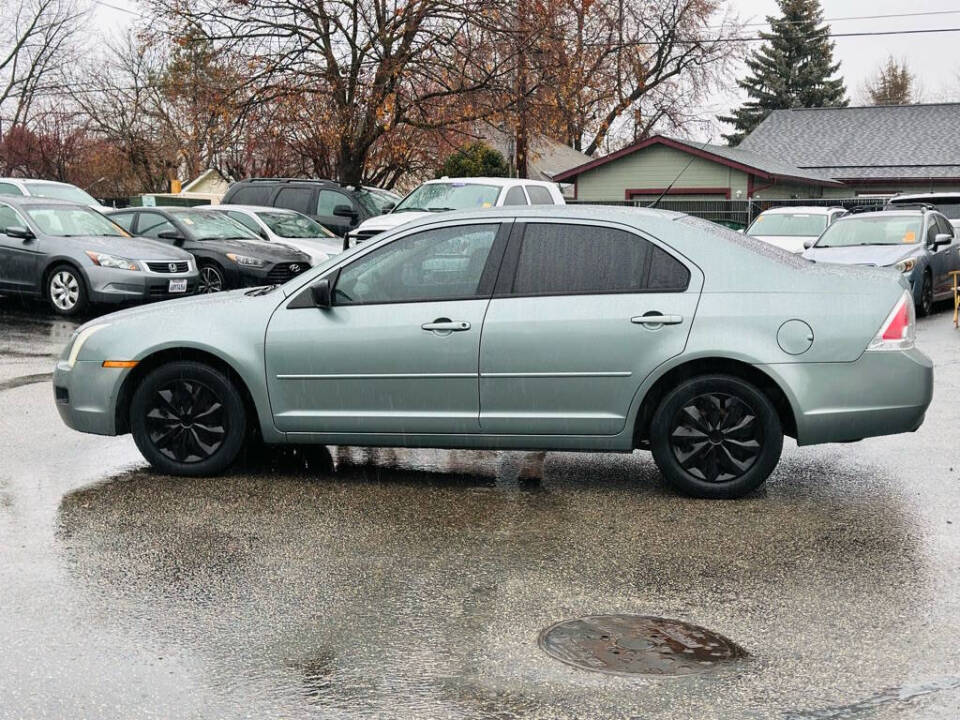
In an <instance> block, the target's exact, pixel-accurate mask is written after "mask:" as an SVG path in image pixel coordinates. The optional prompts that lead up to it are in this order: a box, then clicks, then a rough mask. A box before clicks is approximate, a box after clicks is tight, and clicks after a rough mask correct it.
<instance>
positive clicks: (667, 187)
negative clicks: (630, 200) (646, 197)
mask: <svg viewBox="0 0 960 720" xmlns="http://www.w3.org/2000/svg"><path fill="white" fill-rule="evenodd" d="M684 144H685V145H686V143H684ZM709 144H710V138H707V140H706V141H705V142H704V143H703V145H701V146H700V148H699V150H700V151H701V152H703V150H704V149H706V147H707V145H709ZM688 147H689V146H688ZM696 159H697V156H696V155H694V154H693V153H691V154H690V159H689V160H687V164H686V165H684V166H683V167H682V168H680V172H678V173H677V176H676V177H675V178H674V179H673V180H671V181H670V184H669V185H667V186H666V187H665V188H664V189H663V192H662V193H660V194H659V195H657V199H656V200H654V201H653V202H652V203H650V204H649V205H647V207H648V208H655V207H656V206H657V205H658V204H659V203H660V201H661V200H663V196H664V195H666V194H667V193H668V192H670V191H671V190H672V189H673V186H674V185H676V183H677V180H679V179H680V176H681V175H683V174H684V173H685V172H686V171H687V168H688V167H690V165H691V164H692V163H693V161H694V160H696Z"/></svg>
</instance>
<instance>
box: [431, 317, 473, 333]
mask: <svg viewBox="0 0 960 720" xmlns="http://www.w3.org/2000/svg"><path fill="white" fill-rule="evenodd" d="M420 328H421V329H423V330H428V331H430V332H443V333H448V332H463V331H464V330H469V329H470V323H468V322H467V321H466V320H447V319H445V318H438V319H437V320H434V321H433V322H428V323H424V324H423V325H421V326H420Z"/></svg>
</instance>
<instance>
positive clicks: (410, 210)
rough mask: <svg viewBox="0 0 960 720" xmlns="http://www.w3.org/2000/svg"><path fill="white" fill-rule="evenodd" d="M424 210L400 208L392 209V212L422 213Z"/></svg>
mask: <svg viewBox="0 0 960 720" xmlns="http://www.w3.org/2000/svg"><path fill="white" fill-rule="evenodd" d="M424 210H425V208H418V207H402V208H394V209H393V210H392V212H395V213H402V212H423V211H424Z"/></svg>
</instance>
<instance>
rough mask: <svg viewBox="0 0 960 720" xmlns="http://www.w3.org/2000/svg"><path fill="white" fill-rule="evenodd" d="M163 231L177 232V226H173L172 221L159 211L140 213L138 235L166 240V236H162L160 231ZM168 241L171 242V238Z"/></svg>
mask: <svg viewBox="0 0 960 720" xmlns="http://www.w3.org/2000/svg"><path fill="white" fill-rule="evenodd" d="M162 232H177V228H175V227H174V226H173V223H172V222H170V221H169V220H167V219H166V218H165V217H164V216H163V215H160V214H159V213H152V212H145V213H140V222H139V223H138V224H137V235H142V236H143V237H148V238H154V239H160V240H165V239H166V238H161V237H160V233H162ZM166 241H167V242H170V240H166Z"/></svg>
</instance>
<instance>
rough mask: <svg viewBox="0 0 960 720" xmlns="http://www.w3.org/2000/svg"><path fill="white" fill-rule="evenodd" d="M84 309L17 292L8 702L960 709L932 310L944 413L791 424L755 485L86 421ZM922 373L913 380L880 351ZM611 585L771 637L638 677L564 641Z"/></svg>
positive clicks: (170, 710)
mask: <svg viewBox="0 0 960 720" xmlns="http://www.w3.org/2000/svg"><path fill="white" fill-rule="evenodd" d="M73 327H74V323H71V322H65V321H60V320H57V319H54V318H53V317H51V316H50V315H49V314H47V313H46V312H45V311H44V310H43V309H42V308H40V307H35V306H29V305H27V306H22V305H21V304H19V303H17V302H16V301H13V300H10V299H3V298H0V613H2V615H0V718H375V717H376V718H380V717H382V718H395V717H396V718H407V717H411V718H490V719H494V718H496V719H498V720H499V719H503V720H506V719H508V718H600V717H643V718H740V717H743V718H767V717H771V718H794V719H796V718H821V719H823V718H828V719H832V718H861V717H863V718H953V717H957V716H958V715H960V620H958V617H960V594H958V590H960V487H958V484H960V331H956V330H954V329H953V326H952V322H951V318H950V312H949V311H948V310H943V311H941V312H939V313H938V314H937V315H935V316H934V317H932V318H929V319H926V320H923V321H921V323H920V328H919V343H920V346H921V347H922V349H924V350H925V351H926V352H927V353H928V354H929V355H930V356H931V357H933V358H934V360H935V363H936V390H935V396H934V401H933V405H932V406H931V408H930V411H929V413H928V415H927V420H926V423H925V424H924V425H923V427H922V428H921V429H920V430H919V431H918V432H917V433H914V434H909V435H900V436H895V437H888V438H876V439H871V440H866V441H863V442H860V443H856V444H851V445H830V446H821V447H814V448H797V447H796V446H795V445H794V444H793V443H792V442H791V441H787V442H786V443H785V447H784V454H783V460H782V462H781V464H780V466H779V468H778V469H777V470H776V471H775V473H774V475H773V476H772V477H771V479H770V481H769V482H768V484H767V485H766V486H765V488H763V489H762V490H761V491H759V492H758V493H756V494H755V495H753V496H751V497H750V498H748V499H745V500H740V501H734V502H711V501H698V500H690V499H686V498H682V497H678V496H676V495H674V494H673V493H671V492H670V491H669V490H667V489H666V488H665V487H664V486H663V485H662V483H661V481H660V480H659V476H658V473H657V470H656V467H655V466H654V464H653V462H652V460H651V459H650V457H649V455H648V454H647V453H643V452H637V453H634V454H633V455H630V456H628V455H592V454H565V453H551V454H548V455H547V460H546V464H545V467H544V471H543V477H542V479H540V480H539V481H528V480H519V479H518V474H519V472H520V468H521V465H522V464H523V461H524V456H523V455H522V454H518V453H493V452H465V451H417V452H410V451H402V450H364V449H359V448H334V449H333V450H332V454H331V455H330V456H329V457H326V456H324V455H323V454H322V453H308V454H307V455H306V456H303V455H301V454H297V453H251V457H250V458H248V460H247V461H246V462H245V463H244V464H243V465H242V466H241V467H239V468H238V469H237V471H236V472H234V473H232V474H230V475H229V476H227V477H219V478H213V479H200V480H184V479H177V478H171V477H166V476H163V475H160V474H158V473H156V472H153V471H152V470H150V469H149V468H148V467H147V466H146V464H145V463H144V462H143V460H142V459H141V458H140V456H139V455H138V453H137V451H136V449H135V447H134V444H133V441H132V440H131V439H130V437H129V436H126V437H120V438H101V437H95V436H89V435H81V434H78V433H74V432H72V431H70V430H68V429H67V428H66V427H64V426H63V425H62V424H61V422H60V420H59V417H58V415H57V413H56V410H55V408H54V404H53V398H52V389H51V387H50V384H49V381H48V373H49V372H50V371H51V369H52V366H53V363H54V356H55V355H56V354H57V353H58V352H59V351H60V349H61V347H62V346H63V344H64V343H65V342H66V341H67V340H68V338H69V335H70V333H71V332H72V330H73ZM878 381H882V382H896V378H885V379H879V380H878ZM602 613H637V614H645V615H657V616H665V617H669V618H675V619H679V620H685V621H687V622H692V623H696V624H698V625H701V626H704V627H706V628H709V629H711V630H713V631H716V632H718V633H721V634H722V635H724V636H726V637H728V638H730V639H731V640H732V641H734V642H735V643H737V644H738V645H740V646H741V647H743V648H744V649H745V650H746V651H747V652H748V653H749V657H748V658H747V659H746V660H742V661H739V662H737V663H734V664H732V665H731V666H729V667H726V668H724V669H722V670H720V671H718V672H714V673H709V674H703V675H694V676H687V677H645V676H639V677H618V676H610V675H601V674H597V673H590V672H586V671H583V670H579V669H576V668H574V667H571V666H569V665H566V664H563V663H560V662H558V661H556V660H554V659H552V658H551V657H549V656H548V655H546V654H545V653H544V652H543V651H542V650H540V648H539V647H538V644H537V636H538V633H539V632H540V631H541V629H543V628H545V627H548V626H550V625H552V624H554V623H556V622H558V621H561V620H566V619H572V618H577V617H581V616H586V615H597V614H602Z"/></svg>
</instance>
